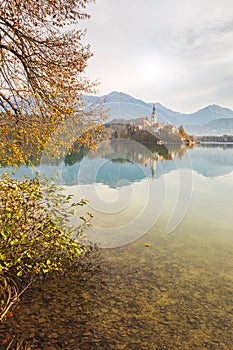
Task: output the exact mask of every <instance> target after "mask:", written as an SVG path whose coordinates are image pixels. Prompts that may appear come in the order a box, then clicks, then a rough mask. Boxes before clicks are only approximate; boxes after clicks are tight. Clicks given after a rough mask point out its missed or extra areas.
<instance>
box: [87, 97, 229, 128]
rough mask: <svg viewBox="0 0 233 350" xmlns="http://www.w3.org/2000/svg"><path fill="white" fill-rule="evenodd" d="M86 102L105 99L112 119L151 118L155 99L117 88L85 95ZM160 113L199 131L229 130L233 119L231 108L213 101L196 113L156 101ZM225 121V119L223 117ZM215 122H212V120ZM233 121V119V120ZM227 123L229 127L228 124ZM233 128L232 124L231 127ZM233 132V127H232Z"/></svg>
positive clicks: (169, 120)
mask: <svg viewBox="0 0 233 350" xmlns="http://www.w3.org/2000/svg"><path fill="white" fill-rule="evenodd" d="M83 99H84V102H85V103H86V104H87V105H88V106H89V107H90V106H91V105H92V104H95V103H103V104H104V109H105V111H106V113H107V115H108V121H112V120H114V119H118V120H119V119H121V120H122V119H126V120H129V119H135V118H137V117H139V116H141V117H144V118H150V117H151V113H152V108H153V103H151V102H149V103H148V102H145V101H143V100H141V99H137V98H134V97H132V96H130V95H128V94H125V93H123V92H117V91H113V92H111V93H110V94H108V95H104V96H100V97H98V96H91V95H88V96H84V97H83ZM156 113H157V116H158V122H160V123H169V124H173V125H175V126H179V125H181V124H182V125H184V128H185V129H186V130H187V131H188V132H189V133H193V134H196V135H202V134H208V133H213V132H214V134H219V132H220V133H221V134H222V133H223V132H224V133H227V130H228V131H229V127H227V124H226V121H227V120H228V119H229V120H230V119H233V111H232V110H231V109H229V108H223V107H221V106H218V105H215V104H213V105H210V106H207V107H204V108H202V109H200V110H198V111H197V112H195V113H190V114H185V113H180V112H176V111H173V110H172V109H169V108H167V107H165V106H163V105H161V104H160V103H158V102H157V103H156ZM223 119H224V120H225V121H222V120H223ZM213 121H215V122H214V124H211V122H213ZM229 123H230V125H231V121H229ZM224 125H225V127H224ZM230 130H232V128H231V129H230ZM231 132H232V133H233V131H231Z"/></svg>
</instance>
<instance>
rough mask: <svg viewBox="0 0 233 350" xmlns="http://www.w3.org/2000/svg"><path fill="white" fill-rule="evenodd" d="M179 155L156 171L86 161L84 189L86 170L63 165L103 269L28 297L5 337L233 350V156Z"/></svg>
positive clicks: (47, 345) (60, 344)
mask: <svg viewBox="0 0 233 350" xmlns="http://www.w3.org/2000/svg"><path fill="white" fill-rule="evenodd" d="M178 155H179V153H176V154H175V156H174V159H173V160H166V159H160V161H156V166H155V169H152V166H151V162H150V159H149V160H148V159H147V158H146V157H144V160H145V159H147V165H146V164H143V163H139V162H138V161H135V160H134V163H133V164H132V165H131V163H128V162H127V163H124V162H111V160H109V158H107V157H106V154H105V157H103V158H101V157H100V158H98V159H100V160H98V159H94V161H95V162H96V164H97V165H96V168H95V167H94V166H93V165H91V168H89V166H90V164H91V162H92V161H93V160H92V159H87V160H86V162H85V163H84V164H83V165H85V167H86V168H85V169H86V170H85V172H86V173H87V174H89V175H90V177H88V176H87V177H85V176H83V175H85V172H81V175H82V176H83V177H82V180H83V181H80V183H77V173H78V172H79V175H80V171H79V170H78V169H80V167H81V166H83V165H82V164H81V163H79V164H77V163H76V164H74V166H73V168H72V166H71V167H70V168H69V169H68V167H63V170H62V174H63V175H62V176H63V179H65V181H64V182H65V185H66V190H67V191H68V192H69V191H70V192H71V193H73V194H74V196H78V195H79V193H84V194H87V197H88V198H89V199H90V208H89V209H90V211H92V212H94V214H96V216H95V219H94V222H93V224H94V227H93V229H92V230H91V231H90V232H89V233H88V236H89V238H90V239H91V240H92V241H95V242H98V243H99V244H100V246H102V249H101V254H102V260H101V267H100V268H98V269H96V271H95V273H94V275H93V276H92V275H91V274H90V275H88V277H87V278H86V279H84V280H82V281H80V276H79V274H77V273H76V272H75V271H72V272H69V273H67V275H66V276H64V277H63V278H62V279H61V280H56V279H53V278H51V279H50V280H46V281H44V282H43V283H41V285H40V286H38V287H35V288H33V289H31V290H29V291H28V292H27V293H26V294H25V296H24V298H23V299H22V302H21V304H20V305H19V306H20V307H19V308H18V309H17V310H15V315H14V317H13V318H11V319H8V320H7V323H5V325H4V331H5V332H9V334H13V333H16V334H17V337H22V338H23V339H24V341H27V342H28V344H31V346H32V349H45V350H47V349H48V350H49V349H74V350H76V349H93V350H94V349H104V350H105V349H106V350H108V349H145V350H146V349H149V350H153V349H157V350H158V349H159V350H160V349H174V350H175V349H187V350H188V349H201V350H202V349H216V350H219V349H224V350H225V349H232V344H233V328H232V325H233V293H232V291H233V272H232V271H233V229H232V228H233V215H232V208H233V197H232V195H233V191H232V190H233V148H232V147H225V148H222V147H220V146H218V147H209V146H208V148H207V147H201V146H200V147H196V148H194V149H190V150H187V151H186V153H185V155H184V156H183V158H181V159H180V158H179V157H178ZM91 157H92V158H94V156H93V155H92V156H91ZM142 158H143V157H142ZM142 158H140V159H142ZM105 159H106V161H103V160H105ZM131 161H132V160H131ZM100 163H101V166H100V165H99V164H100ZM112 163H113V164H112ZM103 164H104V166H103ZM154 165H155V164H154ZM154 165H153V166H154ZM135 167H136V168H137V169H136V170H135ZM74 169H75V170H74ZM88 169H92V173H91V172H90V171H89V172H88ZM93 169H97V170H96V172H94V170H93ZM113 169H114V170H113ZM134 170H135V171H134ZM93 174H95V175H96V174H97V176H93ZM135 174H137V176H136V175H135ZM93 178H94V179H97V180H94V181H93ZM68 179H69V181H68ZM79 179H80V177H79ZM84 180H85V181H84ZM172 213H174V215H172ZM74 220H75V218H74ZM169 223H170V224H169ZM169 225H170V226H169ZM168 227H169V230H168ZM168 231H169V232H170V233H168ZM145 244H146V246H145ZM97 260H98V259H97ZM98 263H99V262H98ZM15 330H17V332H16V331H15Z"/></svg>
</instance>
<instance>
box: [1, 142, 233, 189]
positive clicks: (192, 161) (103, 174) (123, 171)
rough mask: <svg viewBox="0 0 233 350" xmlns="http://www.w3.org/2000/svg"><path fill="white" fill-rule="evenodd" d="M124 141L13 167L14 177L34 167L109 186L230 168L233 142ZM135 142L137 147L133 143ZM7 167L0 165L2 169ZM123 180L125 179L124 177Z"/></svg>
mask: <svg viewBox="0 0 233 350" xmlns="http://www.w3.org/2000/svg"><path fill="white" fill-rule="evenodd" d="M124 141H125V142H123V143H117V142H114V141H111V142H110V141H108V142H106V143H103V145H102V147H101V148H100V149H99V150H98V152H92V153H89V154H87V155H86V156H84V154H83V156H84V158H82V159H81V158H80V155H78V156H77V157H78V158H79V160H78V161H77V162H74V158H72V162H71V164H70V165H68V164H64V163H61V164H56V165H53V166H52V165H49V164H48V165H47V164H43V165H41V166H40V167H38V168H36V169H31V168H29V167H25V166H23V167H21V168H19V169H18V170H15V174H16V177H17V178H19V179H23V174H27V176H28V177H29V178H30V177H32V176H35V173H36V171H37V170H38V171H40V172H41V173H42V174H43V175H46V176H47V177H50V176H52V175H53V173H54V172H58V173H59V174H60V176H59V177H58V183H61V182H62V184H64V185H68V186H71V185H77V184H91V183H103V184H106V185H108V186H110V187H113V188H116V187H122V186H125V185H127V184H128V183H132V182H138V181H142V180H143V179H145V178H154V179H158V178H160V177H161V176H163V175H164V174H166V173H170V172H171V171H174V170H177V169H181V168H183V167H189V168H192V169H193V170H194V171H196V172H197V173H199V174H202V175H203V176H206V177H218V176H225V175H226V174H229V173H231V172H232V171H233V145H231V146H230V145H224V146H223V145H215V147H214V146H213V145H205V146H202V145H201V146H198V147H194V148H193V149H188V150H187V151H186V153H185V154H184V156H183V157H182V152H185V149H183V148H182V147H181V148H175V149H166V148H165V147H164V146H163V147H164V148H161V146H160V149H159V148H157V149H156V150H155V149H153V150H152V152H151V151H150V150H149V149H148V148H146V147H144V146H142V145H137V143H136V145H135V144H134V143H130V144H129V141H130V140H124ZM135 146H137V147H138V149H137V147H135ZM4 170H7V169H2V171H4ZM123 180H126V181H123Z"/></svg>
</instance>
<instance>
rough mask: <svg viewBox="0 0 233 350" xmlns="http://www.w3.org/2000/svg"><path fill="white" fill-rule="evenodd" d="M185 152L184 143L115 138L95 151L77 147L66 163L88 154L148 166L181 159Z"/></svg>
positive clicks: (92, 156) (103, 143)
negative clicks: (163, 143) (145, 142)
mask: <svg viewBox="0 0 233 350" xmlns="http://www.w3.org/2000/svg"><path fill="white" fill-rule="evenodd" d="M185 152H186V147H185V146H184V145H157V144H155V143H148V144H143V145H142V144H140V143H138V142H135V141H131V140H127V139H124V140H119V139H115V140H110V141H105V142H102V143H101V144H100V145H99V147H98V149H97V151H95V152H94V151H93V152H90V151H89V150H88V149H87V148H84V147H83V146H81V147H79V149H78V148H77V149H76V152H73V153H71V154H70V155H67V156H66V158H65V164H67V165H72V164H75V163H76V162H79V161H81V160H82V158H84V157H85V156H87V157H88V158H89V159H95V158H106V159H110V160H112V161H114V162H119V163H125V162H132V163H137V164H139V165H145V166H146V165H149V164H152V163H153V162H159V161H162V160H173V159H174V158H175V157H176V156H177V155H178V157H179V158H180V159H181V158H182V157H183V155H184V153H185ZM153 164H154V163H153ZM153 167H154V165H153Z"/></svg>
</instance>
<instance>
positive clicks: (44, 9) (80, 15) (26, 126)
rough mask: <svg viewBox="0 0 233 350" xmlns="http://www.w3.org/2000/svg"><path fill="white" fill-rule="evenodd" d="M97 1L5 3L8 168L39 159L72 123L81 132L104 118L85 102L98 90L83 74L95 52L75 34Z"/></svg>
mask: <svg viewBox="0 0 233 350" xmlns="http://www.w3.org/2000/svg"><path fill="white" fill-rule="evenodd" d="M93 1H94V0H37V1H33V0H2V1H1V8H0V135H1V136H0V158H1V160H3V161H4V163H5V164H11V163H12V162H15V161H16V162H17V161H21V162H22V161H25V159H26V157H27V159H28V157H29V156H37V157H38V155H39V153H40V151H41V149H42V148H43V146H44V144H45V142H46V141H47V140H48V138H49V136H50V134H51V133H52V132H53V131H54V130H55V129H56V128H57V126H58V125H59V124H60V123H61V122H64V121H65V120H67V119H68V118H73V122H74V129H76V131H77V129H82V130H83V129H84V130H85V131H86V132H87V130H89V129H90V128H96V127H97V125H98V121H99V116H96V115H97V113H95V112H94V113H93V112H92V113H91V112H90V111H89V110H87V109H84V108H83V104H82V100H81V95H82V94H84V93H89V92H91V91H92V89H93V87H94V84H92V83H90V81H89V80H88V79H87V78H85V76H84V74H83V73H84V70H85V68H86V66H87V61H88V59H89V58H90V57H91V56H92V53H91V51H90V46H89V45H84V44H83V42H82V41H83V35H84V34H85V32H84V31H82V30H79V29H76V27H77V24H78V23H79V21H80V20H83V19H87V18H89V15H88V14H87V13H85V12H84V11H85V8H86V5H87V4H88V3H90V2H93ZM75 135H77V132H76V133H75ZM87 138H88V137H87Z"/></svg>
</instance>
